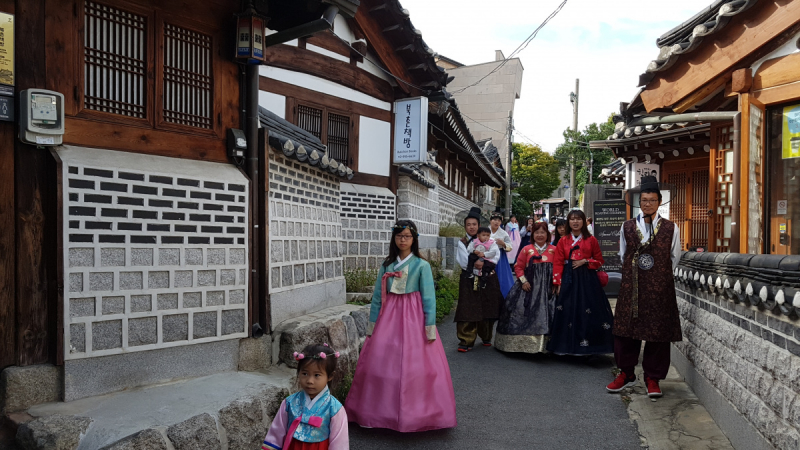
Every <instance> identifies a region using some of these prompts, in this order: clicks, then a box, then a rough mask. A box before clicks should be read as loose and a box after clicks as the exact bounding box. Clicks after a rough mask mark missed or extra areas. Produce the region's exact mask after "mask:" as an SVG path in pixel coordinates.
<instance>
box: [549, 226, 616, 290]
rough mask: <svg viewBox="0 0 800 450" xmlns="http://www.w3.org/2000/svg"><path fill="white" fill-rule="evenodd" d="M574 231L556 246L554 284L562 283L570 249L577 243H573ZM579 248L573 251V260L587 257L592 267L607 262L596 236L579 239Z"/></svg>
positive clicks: (594, 267)
mask: <svg viewBox="0 0 800 450" xmlns="http://www.w3.org/2000/svg"><path fill="white" fill-rule="evenodd" d="M573 239H574V238H573V236H572V233H570V234H568V235H566V236H564V237H563V238H561V240H560V241H558V247H556V260H555V262H554V263H553V284H558V285H560V284H561V274H562V273H564V261H567V260H568V259H569V251H570V249H571V248H572V247H574V246H575V245H574V244H573V242H574V241H573ZM578 247H579V248H578V249H577V250H575V251H574V252H572V259H571V260H572V261H577V260H580V259H585V260H586V262H587V263H588V264H589V268H590V269H595V270H597V269H599V268H600V266H602V265H603V263H605V260H604V259H603V252H601V251H600V243H599V242H597V239H595V238H594V236H589V237H588V238H581V240H580V241H578Z"/></svg>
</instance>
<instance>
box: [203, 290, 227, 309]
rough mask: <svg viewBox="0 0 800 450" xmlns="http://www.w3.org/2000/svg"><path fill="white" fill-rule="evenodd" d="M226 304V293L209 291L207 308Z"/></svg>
mask: <svg viewBox="0 0 800 450" xmlns="http://www.w3.org/2000/svg"><path fill="white" fill-rule="evenodd" d="M224 304H225V291H209V292H207V293H206V306H220V305H224Z"/></svg>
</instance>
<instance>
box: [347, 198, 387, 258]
mask: <svg viewBox="0 0 800 450" xmlns="http://www.w3.org/2000/svg"><path fill="white" fill-rule="evenodd" d="M341 190H342V196H341V210H342V216H341V225H342V232H341V237H342V241H344V246H345V248H344V250H343V253H344V265H345V268H346V269H376V268H378V266H379V265H380V263H381V261H383V259H384V258H385V257H386V255H387V254H388V253H389V237H390V236H391V228H392V225H393V224H394V222H395V196H394V194H392V191H390V190H389V189H386V188H378V187H374V186H365V185H358V184H350V183H342V184H341Z"/></svg>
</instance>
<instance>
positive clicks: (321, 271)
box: [317, 262, 325, 280]
mask: <svg viewBox="0 0 800 450" xmlns="http://www.w3.org/2000/svg"><path fill="white" fill-rule="evenodd" d="M317 279H318V280H324V279H325V263H321V262H319V263H317Z"/></svg>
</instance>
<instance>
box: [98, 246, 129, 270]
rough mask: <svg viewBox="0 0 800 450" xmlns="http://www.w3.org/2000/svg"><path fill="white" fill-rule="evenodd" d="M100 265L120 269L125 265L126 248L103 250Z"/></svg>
mask: <svg viewBox="0 0 800 450" xmlns="http://www.w3.org/2000/svg"><path fill="white" fill-rule="evenodd" d="M100 265H101V266H103V267H119V266H124V265H125V249H124V248H101V249H100Z"/></svg>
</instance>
